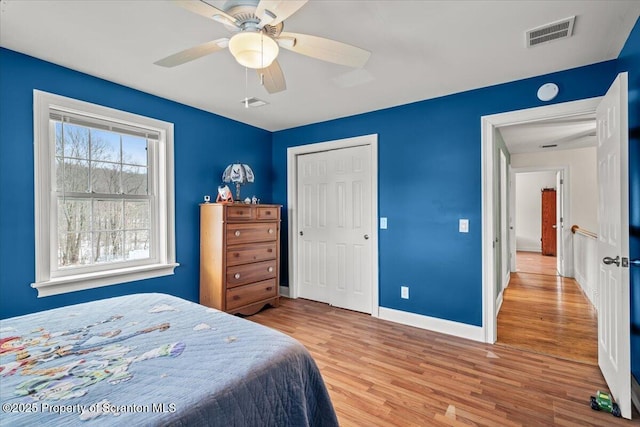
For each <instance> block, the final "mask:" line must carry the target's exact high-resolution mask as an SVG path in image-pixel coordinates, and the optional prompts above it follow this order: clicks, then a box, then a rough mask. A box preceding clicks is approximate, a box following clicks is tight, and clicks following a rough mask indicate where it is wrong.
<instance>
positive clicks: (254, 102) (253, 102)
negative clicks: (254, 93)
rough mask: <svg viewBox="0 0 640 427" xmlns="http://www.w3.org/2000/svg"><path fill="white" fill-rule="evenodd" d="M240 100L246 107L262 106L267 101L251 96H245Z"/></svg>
mask: <svg viewBox="0 0 640 427" xmlns="http://www.w3.org/2000/svg"><path fill="white" fill-rule="evenodd" d="M240 102H242V105H244V106H245V107H246V108H249V107H252V108H255V107H262V106H263V105H267V104H268V102H267V101H263V100H262V99H258V98H256V97H251V98H245V99H243V100H241V101H240Z"/></svg>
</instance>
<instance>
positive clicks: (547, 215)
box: [540, 188, 557, 256]
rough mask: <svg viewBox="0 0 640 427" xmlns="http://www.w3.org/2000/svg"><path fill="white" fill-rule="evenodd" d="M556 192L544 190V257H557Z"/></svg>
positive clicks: (550, 189) (548, 189)
mask: <svg viewBox="0 0 640 427" xmlns="http://www.w3.org/2000/svg"><path fill="white" fill-rule="evenodd" d="M556 218H557V214H556V190H555V189H553V188H545V189H543V190H542V228H541V230H542V238H541V239H540V240H541V241H542V255H548V256H556V248H557V238H556V235H557V233H556Z"/></svg>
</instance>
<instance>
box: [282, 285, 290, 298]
mask: <svg viewBox="0 0 640 427" xmlns="http://www.w3.org/2000/svg"><path fill="white" fill-rule="evenodd" d="M280 296H281V297H285V298H290V297H289V287H288V286H280Z"/></svg>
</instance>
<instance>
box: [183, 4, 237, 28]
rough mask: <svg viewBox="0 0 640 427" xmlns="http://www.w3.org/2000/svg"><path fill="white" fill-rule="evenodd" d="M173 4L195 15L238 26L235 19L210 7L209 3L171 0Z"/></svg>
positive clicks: (222, 11)
mask: <svg viewBox="0 0 640 427" xmlns="http://www.w3.org/2000/svg"><path fill="white" fill-rule="evenodd" d="M173 2H174V3H175V4H176V5H178V6H180V7H181V8H183V9H187V10H188V11H190V12H193V13H197V14H198V15H201V16H204V17H205V18H209V19H213V20H215V21H228V23H229V24H231V25H235V26H238V20H237V19H236V18H234V17H233V16H231V15H229V14H228V13H226V12H225V11H224V10H221V9H218V8H217V7H214V6H211V5H210V4H209V3H205V2H203V1H200V0H173Z"/></svg>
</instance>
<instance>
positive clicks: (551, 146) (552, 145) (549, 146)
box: [540, 144, 558, 148]
mask: <svg viewBox="0 0 640 427" xmlns="http://www.w3.org/2000/svg"><path fill="white" fill-rule="evenodd" d="M557 146H558V144H547V145H541V146H540V148H554V147H557Z"/></svg>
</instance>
